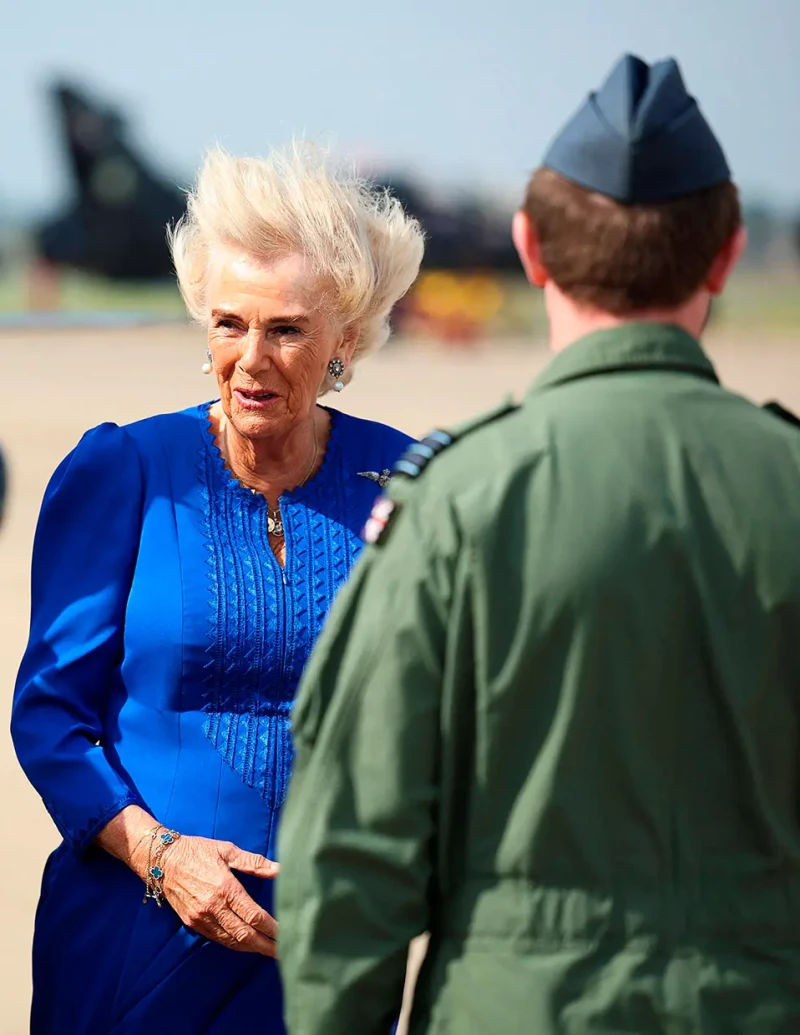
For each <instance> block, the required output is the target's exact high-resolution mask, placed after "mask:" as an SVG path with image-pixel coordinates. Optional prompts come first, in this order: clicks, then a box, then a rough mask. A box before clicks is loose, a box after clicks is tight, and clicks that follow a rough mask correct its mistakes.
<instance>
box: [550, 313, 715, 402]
mask: <svg viewBox="0 0 800 1035" xmlns="http://www.w3.org/2000/svg"><path fill="white" fill-rule="evenodd" d="M623 370H672V371H682V372H684V373H686V374H694V375H695V376H696V377H702V378H705V379H707V380H709V381H717V382H718V380H719V379H718V378H717V374H716V371H715V370H714V365H713V364H712V362H711V360H710V359H709V358H708V356H707V355H706V354H705V352H704V351H703V349H702V347H701V345H700V343H699V342H698V341H697V340H696V339H695V338H693V337H692V336H691V335H690V334H688V333H687V332H686V331H684V330H682V329H681V328H680V327H677V326H676V325H675V324H666V323H628V324H623V325H622V326H621V327H613V328H611V329H609V330H603V331H594V332H593V333H592V334H587V335H586V337H584V338H580V339H579V340H578V341H576V342H573V343H572V345H568V346H567V348H565V349H564V350H563V352H559V353H558V354H557V355H556V356H555V357H554V358H553V359H551V360H550V362H549V363H548V364H547V366H546V367H545V368H544V370H543V371H542V372H541V373H540V374H539V376H538V377H537V378H536V380H535V381H534V382H533V385H532V386H531V393H536V392H539V391H542V390H543V389H546V388H552V387H553V386H554V385H559V384H563V383H564V382H566V381H574V380H576V379H578V378H582V377H591V376H593V375H596V374H606V373H614V372H618V371H623Z"/></svg>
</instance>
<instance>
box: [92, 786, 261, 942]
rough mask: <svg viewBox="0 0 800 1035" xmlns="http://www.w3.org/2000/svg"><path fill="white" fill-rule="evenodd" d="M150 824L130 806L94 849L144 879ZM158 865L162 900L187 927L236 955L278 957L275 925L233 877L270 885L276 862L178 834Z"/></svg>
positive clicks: (141, 812) (225, 844) (148, 818)
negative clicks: (249, 876) (260, 880)
mask: <svg viewBox="0 0 800 1035" xmlns="http://www.w3.org/2000/svg"><path fill="white" fill-rule="evenodd" d="M155 825H156V821H155V820H154V819H153V817H152V816H150V815H148V814H147V812H145V811H144V809H141V808H139V806H138V805H129V806H128V807H127V808H125V809H123V810H122V812H120V813H119V814H118V815H116V816H115V817H114V818H113V819H112V820H111V822H110V823H109V824H108V825H107V826H106V827H105V828H104V829H103V830H102V831H101V833H100V834H99V835H98V837H97V844H98V845H99V846H100V847H101V848H104V849H105V850H106V851H107V852H109V853H110V854H111V855H113V856H115V857H116V858H117V859H121V860H122V861H123V862H125V863H127V864H128V866H130V868H131V869H132V870H133V871H134V873H137V874H138V875H139V876H140V877H141V878H142V880H144V876H145V873H146V871H147V862H148V859H149V856H150V847H151V841H152V839H151V837H150V832H151V831H152V830H153V828H154V827H155ZM158 865H159V866H160V867H161V869H162V870H163V871H164V877H163V880H162V882H161V883H162V887H163V889H164V898H166V900H167V902H169V904H170V905H171V906H172V908H173V909H174V910H175V912H176V913H177V914H178V916H179V917H180V918H181V920H182V921H183V922H184V924H186V926H187V927H190V928H191V929H192V930H193V931H197V933H198V934H202V935H203V936H204V937H206V938H210V939H211V940H212V941H215V942H219V943H220V945H225V946H227V948H229V949H234V950H235V951H236V952H258V953H261V955H262V956H271V957H273V958H276V957H277V954H278V953H277V950H278V946H277V941H276V939H277V937H278V924H277V923H276V922H275V920H274V919H273V918H272V917H271V916H270V915H269V913H268V912H267V911H266V910H265V909H262V908H261V906H259V904H258V903H257V902H256V901H254V900H253V899H252V898H251V897H250V896H249V895H248V894H247V892H246V891H245V890H244V888H243V887H242V885H241V884H240V883H239V881H238V880H237V879H236V877H234V875H233V872H232V871H233V870H238V871H239V872H240V873H250V874H252V875H253V876H255V877H263V878H264V879H265V880H270V879H272V878H274V877H277V875H278V864H277V863H274V862H270V860H269V859H265V858H264V856H263V855H254V854H253V853H252V852H244V851H242V849H241V848H237V847H236V845H233V844H231V843H230V842H228V841H212V840H211V839H209V838H206V837H187V836H186V835H183V836H182V837H180V838H178V839H177V840H176V841H175V842H174V843H173V844H171V845H170V847H169V848H168V849H167V850H166V851H165V852H164V853H163V855H162V856H161V857H160V859H159V861H158Z"/></svg>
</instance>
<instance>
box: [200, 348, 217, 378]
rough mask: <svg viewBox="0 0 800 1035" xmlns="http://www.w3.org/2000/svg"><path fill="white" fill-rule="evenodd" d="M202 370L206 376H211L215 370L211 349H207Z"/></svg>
mask: <svg viewBox="0 0 800 1035" xmlns="http://www.w3.org/2000/svg"><path fill="white" fill-rule="evenodd" d="M200 369H201V370H202V371H203V373H204V374H210V373H211V371H212V370H213V369H214V364H213V363H212V362H211V349H206V361H205V363H204V364H203V366H202V367H201V368H200Z"/></svg>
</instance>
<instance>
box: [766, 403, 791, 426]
mask: <svg viewBox="0 0 800 1035" xmlns="http://www.w3.org/2000/svg"><path fill="white" fill-rule="evenodd" d="M763 408H764V409H765V410H769V412H770V413H774V414H775V416H776V417H780V419H781V420H785V421H786V423H787V424H794V426H795V427H796V428H800V417H798V416H797V414H796V413H792V411H791V410H787V409H786V407H784V406H781V404H780V403H779V402H768V403H764V406H763Z"/></svg>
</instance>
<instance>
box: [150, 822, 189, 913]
mask: <svg viewBox="0 0 800 1035" xmlns="http://www.w3.org/2000/svg"><path fill="white" fill-rule="evenodd" d="M159 830H160V831H162V832H161V833H160V834H159ZM180 836H181V835H180V834H179V833H178V831H177V830H167V829H166V827H164V825H163V824H162V823H159V825H158V826H157V827H156V828H155V829H154V830H152V831H151V833H150V849H149V851H148V853H147V870H146V871H145V875H144V887H145V892H144V898H143V899H142V903H143V904H146V903H147V900H148V899H149V898H151V899H152V900H153V901H154V902H155V904H156V905H157V906H161V904H162V903H163V901H164V884H163V881H164V869H163V867H162V866H160V865H159V860H160V859H161V857H162V855H163V854H164V852H166V850H167V849H168V848H169V847H170V846H171V845H174V844H175V842H176V841H178V840H180Z"/></svg>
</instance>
